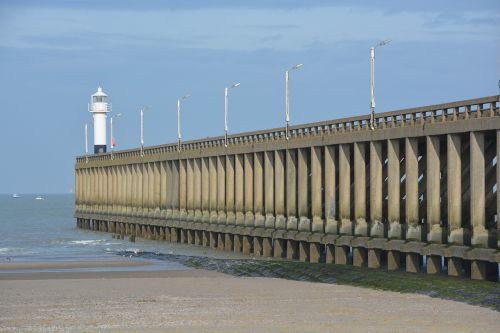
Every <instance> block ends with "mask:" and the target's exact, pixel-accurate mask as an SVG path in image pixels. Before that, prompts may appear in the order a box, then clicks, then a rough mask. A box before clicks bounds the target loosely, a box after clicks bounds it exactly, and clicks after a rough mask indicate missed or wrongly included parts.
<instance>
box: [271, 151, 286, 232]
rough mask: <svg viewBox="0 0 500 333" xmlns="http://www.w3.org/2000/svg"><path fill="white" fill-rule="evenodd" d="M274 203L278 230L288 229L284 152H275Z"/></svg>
mask: <svg viewBox="0 0 500 333" xmlns="http://www.w3.org/2000/svg"><path fill="white" fill-rule="evenodd" d="M274 186H275V188H274V203H275V207H274V208H275V213H276V221H275V228H276V229H286V218H285V214H286V211H285V152H284V151H283V150H275V151H274Z"/></svg>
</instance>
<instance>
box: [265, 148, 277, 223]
mask: <svg viewBox="0 0 500 333" xmlns="http://www.w3.org/2000/svg"><path fill="white" fill-rule="evenodd" d="M274 155H275V151H273V150H271V151H266V152H264V182H265V187H264V188H265V191H264V198H265V211H266V223H265V226H266V228H270V229H274V227H275V218H274V200H275V192H274Z"/></svg>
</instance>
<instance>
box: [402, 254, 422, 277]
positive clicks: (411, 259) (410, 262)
mask: <svg viewBox="0 0 500 333" xmlns="http://www.w3.org/2000/svg"><path fill="white" fill-rule="evenodd" d="M421 266H422V256H421V255H420V254H418V253H411V252H408V253H407V254H406V271H407V272H408V273H418V272H420V267H421Z"/></svg>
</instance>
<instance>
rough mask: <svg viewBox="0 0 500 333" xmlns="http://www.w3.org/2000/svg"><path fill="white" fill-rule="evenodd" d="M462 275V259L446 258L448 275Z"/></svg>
mask: <svg viewBox="0 0 500 333" xmlns="http://www.w3.org/2000/svg"><path fill="white" fill-rule="evenodd" d="M461 274H462V258H455V257H451V258H448V275H450V276H460V275H461Z"/></svg>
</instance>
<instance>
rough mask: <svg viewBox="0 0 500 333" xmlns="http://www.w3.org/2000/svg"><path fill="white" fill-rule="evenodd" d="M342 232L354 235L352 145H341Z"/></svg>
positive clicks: (340, 190) (340, 192)
mask: <svg viewBox="0 0 500 333" xmlns="http://www.w3.org/2000/svg"><path fill="white" fill-rule="evenodd" d="M339 174H340V175H339V206H340V207H339V208H340V212H339V213H340V233H341V234H343V235H352V221H351V145H350V144H341V145H340V146H339Z"/></svg>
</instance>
